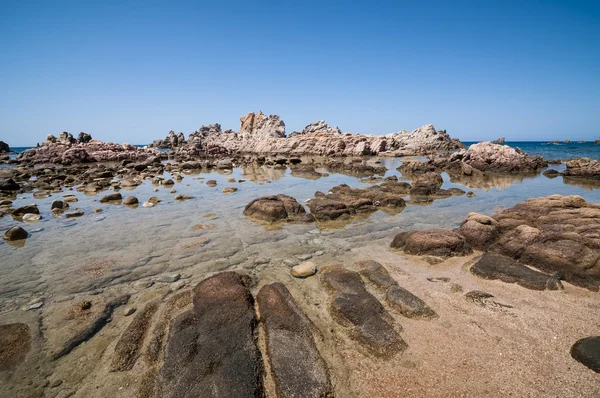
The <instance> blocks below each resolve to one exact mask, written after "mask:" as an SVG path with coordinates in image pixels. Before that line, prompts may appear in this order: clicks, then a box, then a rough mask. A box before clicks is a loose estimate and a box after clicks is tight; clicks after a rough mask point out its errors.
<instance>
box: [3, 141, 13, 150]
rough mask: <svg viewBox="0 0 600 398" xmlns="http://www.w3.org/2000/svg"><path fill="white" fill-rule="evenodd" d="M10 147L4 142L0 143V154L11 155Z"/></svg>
mask: <svg viewBox="0 0 600 398" xmlns="http://www.w3.org/2000/svg"><path fill="white" fill-rule="evenodd" d="M11 152H12V151H11V150H10V147H9V146H8V144H7V143H6V142H4V141H0V153H11Z"/></svg>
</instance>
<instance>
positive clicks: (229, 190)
mask: <svg viewBox="0 0 600 398" xmlns="http://www.w3.org/2000/svg"><path fill="white" fill-rule="evenodd" d="M237 190H238V189H237V188H235V187H225V188H223V193H224V194H225V195H227V194H230V193H234V192H237Z"/></svg>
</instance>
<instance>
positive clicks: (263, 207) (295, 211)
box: [244, 195, 306, 222]
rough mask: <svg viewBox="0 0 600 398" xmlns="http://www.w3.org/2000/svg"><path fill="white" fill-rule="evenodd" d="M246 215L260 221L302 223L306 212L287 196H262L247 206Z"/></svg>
mask: <svg viewBox="0 0 600 398" xmlns="http://www.w3.org/2000/svg"><path fill="white" fill-rule="evenodd" d="M244 215H245V216H246V217H250V218H253V219H256V220H260V221H268V222H275V221H301V220H303V219H304V218H305V216H306V210H304V207H302V205H301V204H299V203H298V202H297V201H296V199H294V198H292V197H291V196H287V195H274V196H261V197H260V198H257V199H254V200H253V201H251V202H250V203H248V204H247V205H246V208H245V209H244Z"/></svg>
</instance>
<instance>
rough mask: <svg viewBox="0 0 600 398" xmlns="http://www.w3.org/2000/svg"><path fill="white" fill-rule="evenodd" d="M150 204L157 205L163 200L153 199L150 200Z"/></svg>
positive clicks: (154, 197)
mask: <svg viewBox="0 0 600 398" xmlns="http://www.w3.org/2000/svg"><path fill="white" fill-rule="evenodd" d="M148 202H150V203H152V204H154V205H157V204H159V203H160V202H161V200H160V199H159V198H157V197H156V196H153V197H151V198H150V199H148Z"/></svg>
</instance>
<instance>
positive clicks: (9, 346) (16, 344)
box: [0, 323, 31, 372]
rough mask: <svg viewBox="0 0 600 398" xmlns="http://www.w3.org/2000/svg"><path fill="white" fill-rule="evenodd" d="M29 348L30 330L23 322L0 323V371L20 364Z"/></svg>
mask: <svg viewBox="0 0 600 398" xmlns="http://www.w3.org/2000/svg"><path fill="white" fill-rule="evenodd" d="M30 349H31V332H30V330H29V326H27V325H26V324H24V323H9V324H5V325H0V372H10V371H12V370H14V369H15V368H16V367H17V366H19V364H21V363H22V362H23V361H24V360H25V357H26V356H27V354H28V353H29V350H30Z"/></svg>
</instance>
